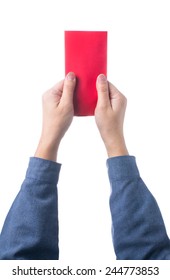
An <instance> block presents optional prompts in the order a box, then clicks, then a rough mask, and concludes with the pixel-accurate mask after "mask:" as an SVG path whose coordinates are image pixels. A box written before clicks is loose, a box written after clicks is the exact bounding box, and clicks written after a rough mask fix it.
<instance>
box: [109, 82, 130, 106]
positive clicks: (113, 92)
mask: <svg viewBox="0 0 170 280" xmlns="http://www.w3.org/2000/svg"><path fill="white" fill-rule="evenodd" d="M109 93H110V101H111V104H112V107H114V109H115V110H116V109H119V108H121V107H126V104H127V99H126V97H125V96H124V95H123V94H122V93H121V92H120V91H119V90H118V89H117V88H116V87H115V86H114V85H113V84H111V83H110V82H109Z"/></svg>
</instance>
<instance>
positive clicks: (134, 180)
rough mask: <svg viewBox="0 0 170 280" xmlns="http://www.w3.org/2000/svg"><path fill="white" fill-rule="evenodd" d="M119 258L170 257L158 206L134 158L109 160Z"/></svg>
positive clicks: (169, 246)
mask: <svg viewBox="0 0 170 280" xmlns="http://www.w3.org/2000/svg"><path fill="white" fill-rule="evenodd" d="M107 165H108V173H109V179H110V184H111V188H112V193H111V197H110V209H111V215H112V226H113V243H114V248H115V253H116V256H117V259H170V241H169V238H168V236H167V233H166V229H165V225H164V222H163V219H162V216H161V213H160V210H159V207H158V205H157V203H156V201H155V199H154V197H153V196H152V194H151V193H150V192H149V190H148V189H147V187H146V186H145V184H144V183H143V181H142V179H141V178H140V175H139V172H138V169H137V166H136V162H135V158H134V157H130V156H125V157H115V158H110V159H108V161H107Z"/></svg>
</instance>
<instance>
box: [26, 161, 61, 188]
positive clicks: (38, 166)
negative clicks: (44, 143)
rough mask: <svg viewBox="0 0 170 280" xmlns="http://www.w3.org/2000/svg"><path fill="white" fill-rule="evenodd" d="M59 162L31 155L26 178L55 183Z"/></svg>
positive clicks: (57, 176) (56, 181) (59, 167)
mask: <svg viewBox="0 0 170 280" xmlns="http://www.w3.org/2000/svg"><path fill="white" fill-rule="evenodd" d="M60 169H61V164H59V163H57V162H53V161H49V160H46V159H41V158H36V157H31V158H30V161H29V165H28V169H27V172H26V178H28V179H33V180H37V181H43V182H46V183H51V184H57V183H58V178H59V173H60Z"/></svg>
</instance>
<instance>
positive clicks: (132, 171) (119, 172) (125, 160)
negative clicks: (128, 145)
mask: <svg viewBox="0 0 170 280" xmlns="http://www.w3.org/2000/svg"><path fill="white" fill-rule="evenodd" d="M107 168H108V173H109V178H110V179H111V180H114V181H118V180H122V179H125V178H136V177H139V176H140V174H139V170H138V167H137V164H136V158H135V157H134V156H119V157H112V158H109V159H107Z"/></svg>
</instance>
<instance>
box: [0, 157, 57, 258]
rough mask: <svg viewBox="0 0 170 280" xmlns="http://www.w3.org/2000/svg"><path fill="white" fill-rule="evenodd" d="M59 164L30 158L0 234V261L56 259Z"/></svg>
mask: <svg viewBox="0 0 170 280" xmlns="http://www.w3.org/2000/svg"><path fill="white" fill-rule="evenodd" d="M59 172H60V165H59V164H57V163H54V162H50V161H46V160H42V159H39V158H31V159H30V163H29V167H28V170H27V174H26V178H25V180H24V182H23V184H22V187H21V190H20V192H19V194H18V195H17V197H16V199H15V201H14V203H13V205H12V207H11V209H10V211H9V213H8V215H7V218H6V220H5V223H4V226H3V229H2V233H1V235H0V259H28V260H29V259H58V255H59V249H58V204H57V199H58V197H57V188H56V185H57V182H58V176H59Z"/></svg>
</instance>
